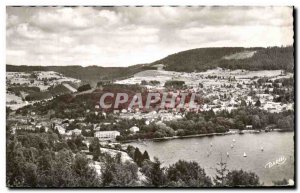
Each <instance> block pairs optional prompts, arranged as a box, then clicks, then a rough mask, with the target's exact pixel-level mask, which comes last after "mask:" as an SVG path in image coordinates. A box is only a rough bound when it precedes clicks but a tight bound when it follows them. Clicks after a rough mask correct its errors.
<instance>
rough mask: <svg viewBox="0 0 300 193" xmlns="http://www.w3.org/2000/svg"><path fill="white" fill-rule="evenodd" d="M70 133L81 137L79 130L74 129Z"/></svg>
mask: <svg viewBox="0 0 300 193" xmlns="http://www.w3.org/2000/svg"><path fill="white" fill-rule="evenodd" d="M72 133H74V135H81V130H80V129H74V130H73V131H72Z"/></svg>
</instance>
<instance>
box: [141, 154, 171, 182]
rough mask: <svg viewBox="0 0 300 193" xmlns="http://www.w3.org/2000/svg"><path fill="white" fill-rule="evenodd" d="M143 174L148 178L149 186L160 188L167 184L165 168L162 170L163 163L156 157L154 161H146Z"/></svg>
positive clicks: (142, 170)
mask: <svg viewBox="0 0 300 193" xmlns="http://www.w3.org/2000/svg"><path fill="white" fill-rule="evenodd" d="M141 172H143V174H145V176H146V177H147V181H146V183H147V185H149V186H155V187H160V186H163V185H165V184H166V176H165V173H164V168H161V163H160V161H159V160H158V158H156V157H154V161H153V162H151V161H150V160H146V161H145V162H144V163H143V167H142V169H141Z"/></svg>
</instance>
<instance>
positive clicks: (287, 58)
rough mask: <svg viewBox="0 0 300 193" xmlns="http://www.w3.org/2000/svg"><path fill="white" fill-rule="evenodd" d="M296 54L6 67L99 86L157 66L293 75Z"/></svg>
mask: <svg viewBox="0 0 300 193" xmlns="http://www.w3.org/2000/svg"><path fill="white" fill-rule="evenodd" d="M293 50H294V49H293V47H272V48H242V47H235V48H228V47H227V48H199V49H193V50H187V51H184V52H179V53H176V54H172V55H170V56H167V57H166V58H163V59H161V60H158V61H156V62H153V63H150V64H138V65H134V66H129V67H101V66H88V67H82V66H13V65H6V71H7V72H32V71H56V72H59V73H62V74H63V75H65V76H68V77H72V78H76V79H80V80H82V81H84V82H88V83H90V84H92V85H95V84H97V82H99V81H100V80H114V79H124V78H128V77H130V76H132V75H134V74H135V73H138V72H140V71H144V70H148V69H154V68H155V67H154V66H155V64H164V65H165V70H171V71H181V72H193V71H205V70H208V69H212V68H216V67H222V68H229V69H248V70H277V69H283V70H287V71H293V68H294V57H293ZM155 69H156V68H155Z"/></svg>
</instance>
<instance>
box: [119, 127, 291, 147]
mask: <svg viewBox="0 0 300 193" xmlns="http://www.w3.org/2000/svg"><path fill="white" fill-rule="evenodd" d="M262 132H265V133H268V132H295V131H287V130H283V129H274V130H272V131H268V132H266V131H263V130H262V131H255V130H245V132H243V133H239V132H230V131H229V132H225V133H207V134H194V135H185V136H173V137H160V138H151V139H132V140H125V141H121V142H119V143H121V144H127V143H132V142H141V143H142V142H145V141H154V142H155V141H166V140H173V139H184V138H197V137H212V136H222V135H236V134H238V135H243V134H260V133H262Z"/></svg>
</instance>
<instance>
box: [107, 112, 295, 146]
mask: <svg viewBox="0 0 300 193" xmlns="http://www.w3.org/2000/svg"><path fill="white" fill-rule="evenodd" d="M134 125H136V126H138V127H139V128H140V131H139V132H137V133H130V131H129V128H130V127H132V126H134ZM247 125H251V126H252V129H254V130H263V129H266V128H268V127H269V126H270V127H271V128H278V129H281V130H285V131H293V130H294V127H295V125H294V112H293V111H284V112H281V113H270V112H267V111H264V110H261V109H259V108H253V107H241V108H239V109H235V110H232V111H231V112H228V111H225V110H224V111H219V112H216V113H215V112H214V111H212V110H211V111H204V112H200V113H187V114H186V115H185V117H184V118H182V119H177V120H172V121H165V122H160V123H150V124H149V125H146V124H145V120H135V119H131V120H120V121H119V122H118V123H116V124H114V125H105V126H104V125H103V126H102V127H101V128H102V129H103V130H118V131H120V133H121V135H120V136H118V137H117V140H119V141H126V140H136V139H152V138H164V137H173V136H187V135H197V134H210V133H225V132H227V131H229V129H238V130H245V129H246V126H247Z"/></svg>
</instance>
